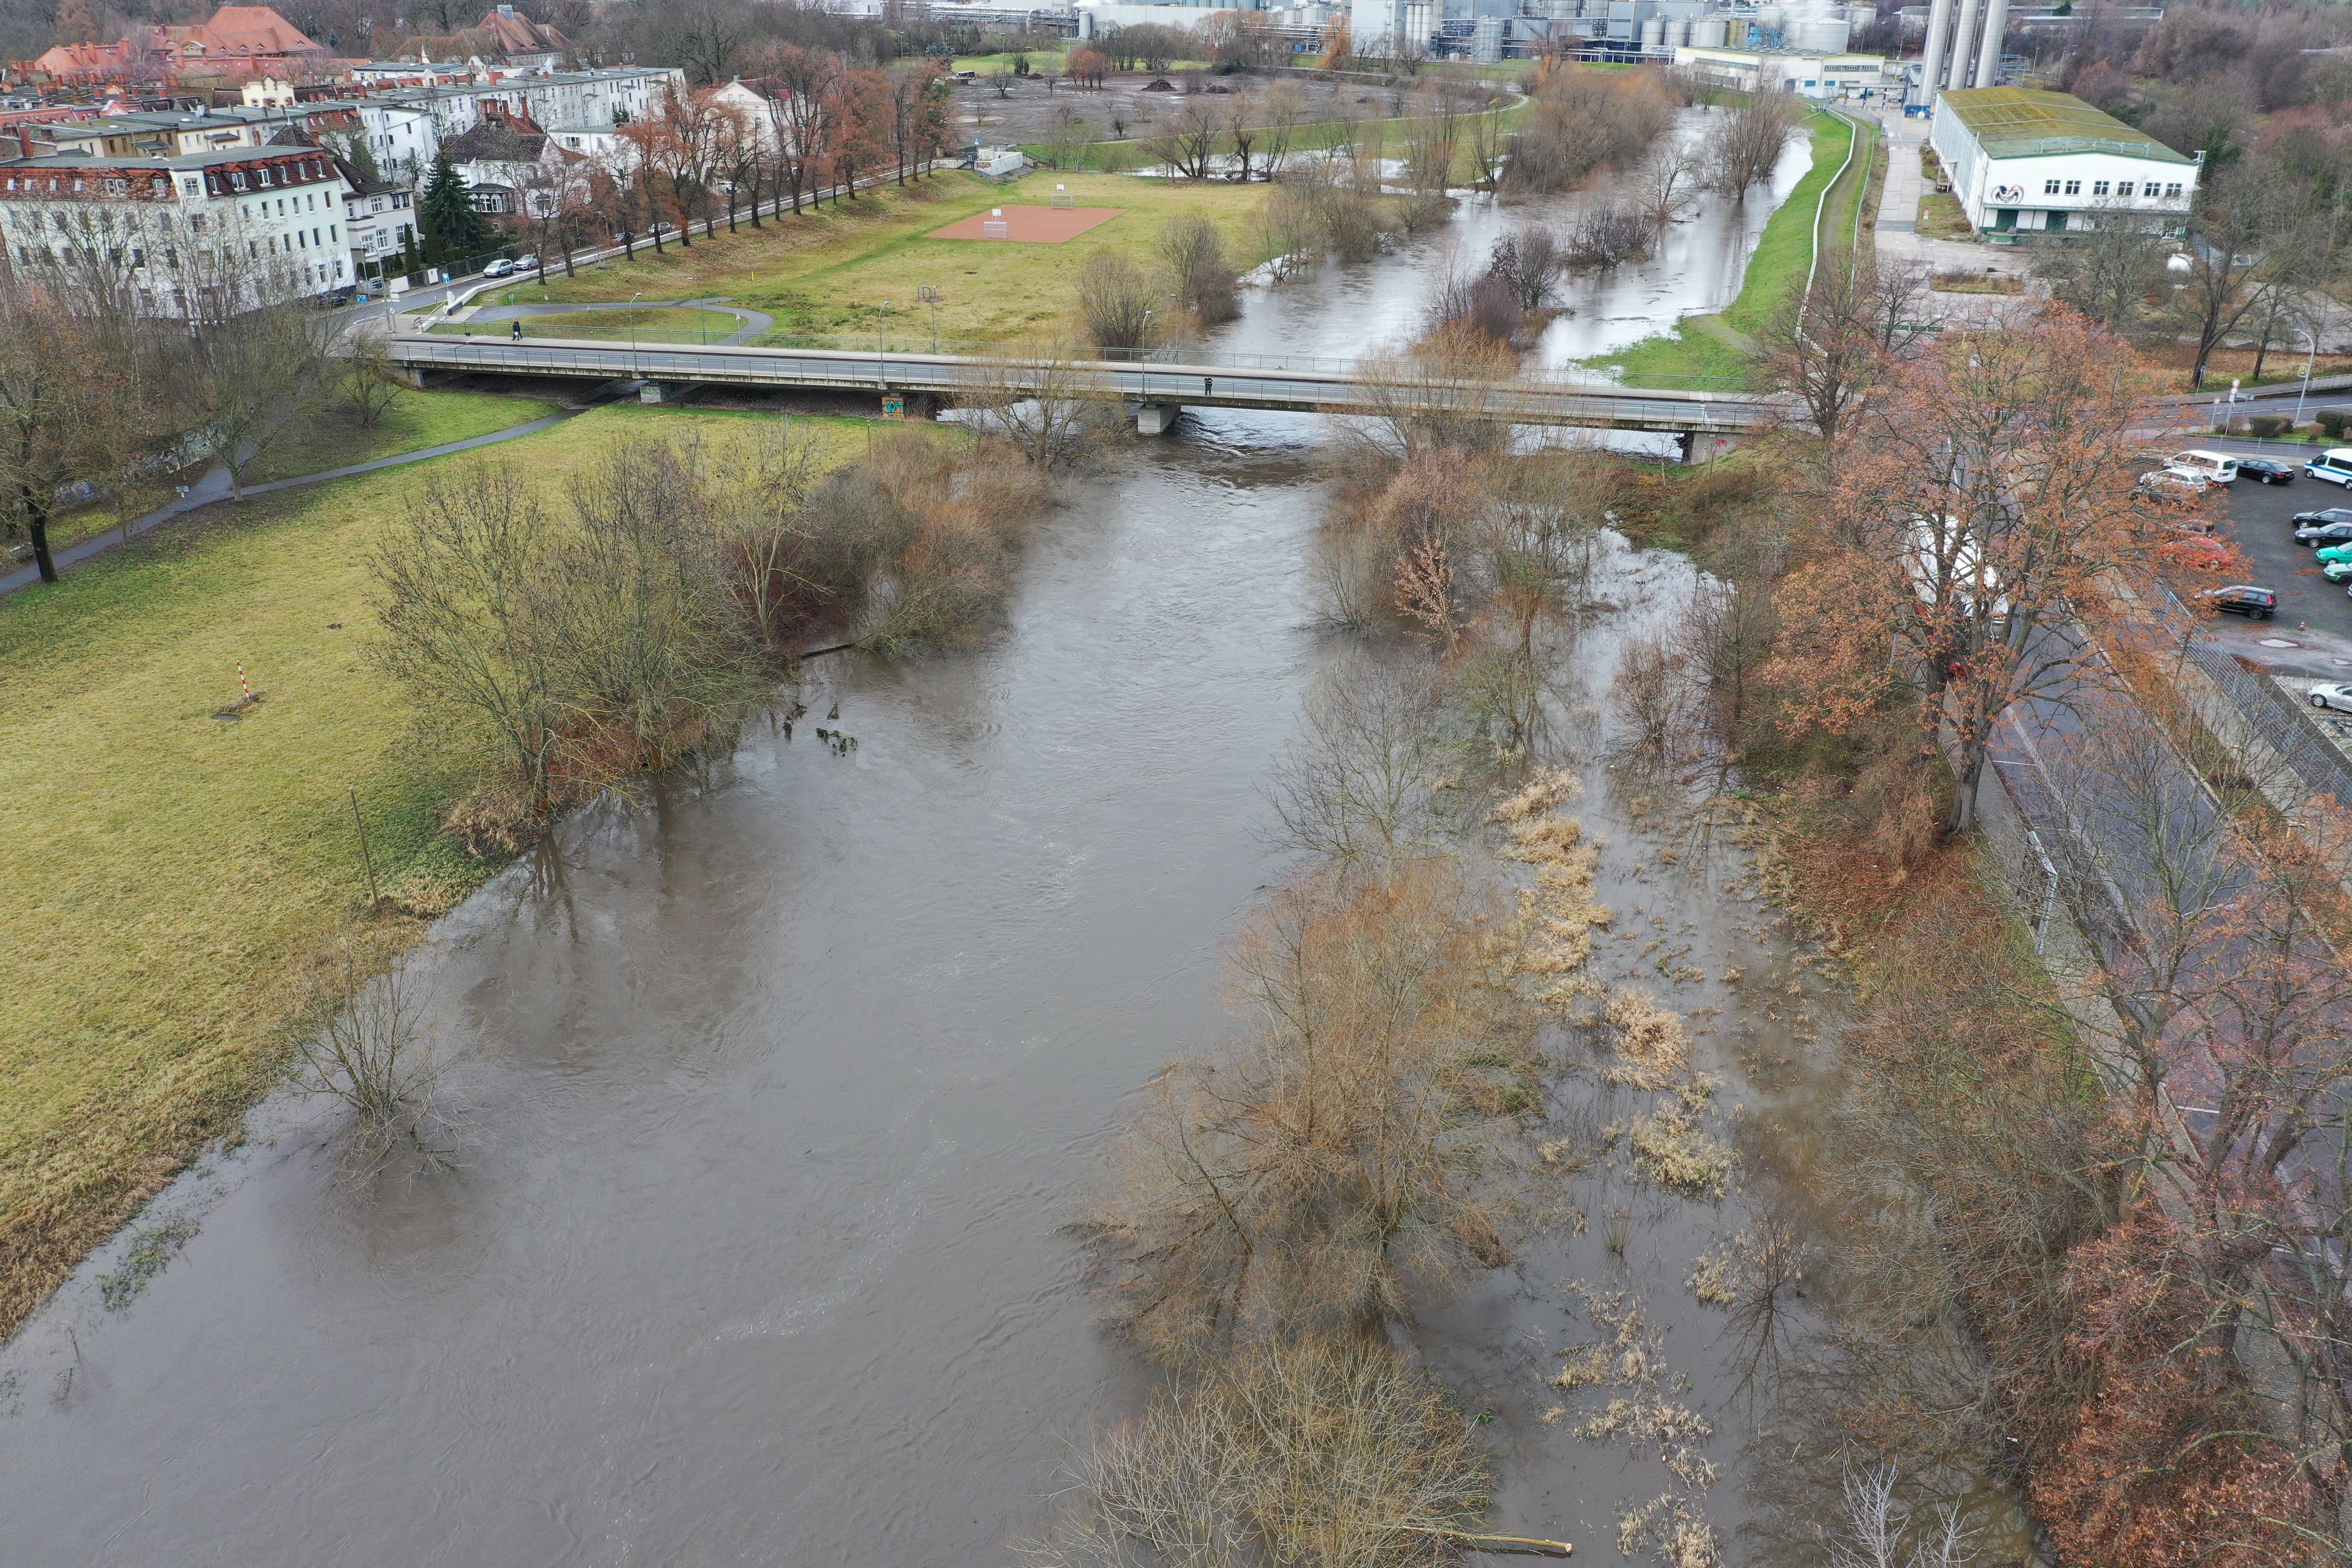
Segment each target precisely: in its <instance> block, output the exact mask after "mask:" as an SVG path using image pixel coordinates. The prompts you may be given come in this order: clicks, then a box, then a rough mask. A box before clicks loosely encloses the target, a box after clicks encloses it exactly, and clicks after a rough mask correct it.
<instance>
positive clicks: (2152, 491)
mask: <svg viewBox="0 0 2352 1568" xmlns="http://www.w3.org/2000/svg"><path fill="white" fill-rule="evenodd" d="M2212 485H2213V481H2211V480H2210V479H2208V478H2207V477H2205V476H2204V475H2202V474H2200V473H2198V472H2197V471H2196V470H2195V469H2193V468H2170V467H2167V468H2154V469H2150V470H2149V471H2148V472H2147V473H2145V474H2143V475H2141V476H2139V488H2140V491H2141V493H2142V494H2144V495H2149V496H2171V497H2195V496H2201V495H2203V494H2204V493H2205V492H2206V491H2207V490H2209V489H2210V488H2211V487H2212Z"/></svg>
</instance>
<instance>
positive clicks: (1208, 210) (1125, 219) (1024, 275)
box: [547, 172, 1265, 345]
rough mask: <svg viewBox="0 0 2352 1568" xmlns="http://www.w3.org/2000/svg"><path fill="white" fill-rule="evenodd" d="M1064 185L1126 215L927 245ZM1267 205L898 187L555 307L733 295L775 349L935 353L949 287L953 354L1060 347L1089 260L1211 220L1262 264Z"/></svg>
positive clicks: (1180, 188) (961, 185) (611, 281)
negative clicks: (1190, 216)
mask: <svg viewBox="0 0 2352 1568" xmlns="http://www.w3.org/2000/svg"><path fill="white" fill-rule="evenodd" d="M1057 184H1060V185H1066V186H1068V187H1069V190H1070V193H1071V194H1072V195H1073V196H1075V197H1076V200H1077V202H1078V204H1079V205H1081V206H1099V207H1118V208H1119V209H1121V212H1120V215H1119V216H1118V217H1116V218H1113V219H1111V220H1110V221H1109V222H1108V223H1107V224H1104V225H1102V226H1100V227H1099V228H1096V229H1093V230H1090V231H1088V232H1087V233H1086V234H1083V235H1079V236H1077V237H1076V239H1073V240H1071V241H1069V242H1067V243H1066V244H1063V245H1027V244H1012V243H1007V242H1005V241H1002V240H995V241H991V240H935V239H927V238H925V237H924V236H925V235H928V234H929V233H930V232H931V231H932V230H934V229H938V228H941V227H944V226H945V225H948V224H950V223H953V222H955V221H956V220H957V219H958V218H962V217H969V216H971V214H975V213H979V212H982V211H983V210H985V209H986V208H988V207H991V206H1001V205H1005V204H1012V203H1025V204H1031V205H1036V206H1044V205H1045V204H1048V203H1049V202H1050V201H1051V200H1052V197H1053V192H1054V187H1055V185H1057ZM1264 197H1265V192H1264V189H1263V187H1260V188H1255V189H1244V188H1243V187H1241V186H1236V185H1229V184H1224V183H1202V184H1188V183H1171V182H1169V181H1164V180H1147V179H1139V178H1136V177H1133V176H1129V175H1117V174H1071V173H1046V172H1036V173H1031V174H1029V175H1027V176H1025V177H1024V178H1023V179H1020V180H1018V181H1015V182H1013V183H1011V184H1009V185H997V184H991V183H987V182H985V181H982V180H980V179H977V178H974V177H973V176H971V175H969V174H964V173H960V172H952V173H941V174H939V175H937V176H934V177H933V178H931V179H929V180H925V181H922V182H919V183H917V184H914V185H910V186H908V187H907V188H906V189H905V190H904V191H901V190H899V189H898V187H896V186H892V187H889V188H888V189H887V190H884V191H877V192H874V193H868V194H866V195H865V196H862V197H860V198H859V199H858V200H857V201H855V202H842V203H839V204H826V206H825V207H824V211H823V212H821V213H817V212H811V213H803V214H800V215H798V216H794V215H793V214H785V215H784V216H783V217H782V218H778V219H773V220H771V221H770V222H769V224H768V225H767V226H766V228H765V229H764V230H761V231H757V232H755V231H754V230H752V229H751V227H750V226H749V225H744V226H743V227H742V228H741V229H740V230H739V231H738V232H737V233H736V234H734V235H728V234H727V233H726V232H725V231H724V230H722V231H720V233H719V235H718V236H717V237H715V238H712V239H697V240H696V241H695V243H694V246H693V247H692V248H691V249H688V248H686V247H683V246H677V245H675V244H673V245H671V246H669V247H668V253H667V255H666V256H658V257H656V256H654V255H653V253H652V252H651V251H644V250H641V251H640V252H639V253H638V255H637V258H636V259H635V261H634V262H628V261H624V262H615V263H612V264H610V265H607V266H604V267H597V268H596V269H595V270H594V271H593V273H589V274H583V276H582V277H577V278H574V279H571V280H569V281H567V282H562V283H551V284H550V285H549V287H548V289H547V297H548V298H551V299H557V300H614V301H626V300H627V299H628V298H629V297H630V296H631V295H633V294H635V293H636V292H637V291H638V290H640V289H643V290H644V291H645V292H646V294H647V295H648V296H650V297H653V298H672V299H675V298H694V297H697V296H705V295H723V296H725V297H726V298H728V299H730V301H732V302H734V303H736V304H740V305H748V306H751V308H754V309H759V310H764V311H767V312H769V313H771V314H772V315H773V316H774V317H775V319H776V329H775V331H774V332H773V333H772V334H770V335H769V336H768V337H767V338H766V339H764V340H763V341H769V342H789V341H792V340H798V339H804V338H811V337H815V338H835V337H839V338H846V339H856V340H866V341H870V340H871V337H872V334H873V333H874V332H875V330H876V328H877V322H879V323H883V324H885V325H886V328H887V331H888V334H889V337H890V340H891V341H892V342H893V343H894V344H914V343H917V342H920V343H923V344H926V345H927V344H928V343H929V340H930V332H931V324H932V319H933V312H932V310H931V309H930V308H929V306H927V305H923V304H920V303H919V301H918V295H917V290H918V289H919V288H920V287H924V286H926V285H928V286H929V287H934V288H937V289H938V290H939V295H940V303H939V308H938V311H937V319H938V329H939V336H940V341H941V342H942V343H943V344H944V343H951V342H1002V341H1007V340H1020V339H1049V338H1052V337H1055V336H1056V335H1060V334H1066V333H1069V332H1072V331H1073V330H1074V329H1075V322H1074V319H1073V317H1072V315H1071V306H1070V302H1071V298H1072V287H1073V281H1072V280H1073V277H1074V276H1075V274H1076V269H1077V267H1078V266H1079V264H1080V263H1081V262H1083V261H1084V260H1085V259H1086V257H1087V256H1088V255H1089V254H1090V253H1092V252H1094V251H1096V250H1106V249H1107V250H1113V251H1117V252H1118V253H1120V254H1121V255H1125V256H1130V257H1132V258H1133V259H1135V260H1136V261H1138V262H1139V263H1149V262H1150V261H1151V260H1152V259H1153V256H1154V255H1155V248H1154V247H1155V246H1157V244H1158V242H1159V236H1160V228H1161V226H1162V225H1165V224H1166V223H1167V221H1168V220H1169V219H1170V218H1171V217H1174V216H1177V215H1178V214H1186V213H1201V214H1206V215H1207V216H1208V217H1210V218H1211V219H1212V220H1213V222H1214V223H1216V225H1218V227H1219V229H1220V230H1221V231H1222V232H1223V235H1224V236H1225V242H1226V248H1227V251H1228V253H1229V254H1230V255H1231V256H1233V257H1234V259H1236V260H1237V261H1240V262H1242V263H1243V264H1244V265H1247V264H1249V263H1252V262H1255V261H1256V260H1257V259H1259V258H1258V257H1257V256H1256V255H1255V252H1254V250H1253V249H1252V236H1251V234H1250V228H1251V225H1250V217H1251V214H1253V213H1254V212H1255V210H1256V207H1257V204H1258V203H1259V202H1260V201H1262V200H1263V199H1264ZM886 301H887V303H888V305H889V309H888V311H887V316H886V315H884V313H883V312H882V306H883V305H884V303H885V302H886Z"/></svg>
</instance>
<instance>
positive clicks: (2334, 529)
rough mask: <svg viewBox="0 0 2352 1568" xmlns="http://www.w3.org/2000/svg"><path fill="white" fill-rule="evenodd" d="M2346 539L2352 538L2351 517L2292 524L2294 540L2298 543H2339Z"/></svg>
mask: <svg viewBox="0 0 2352 1568" xmlns="http://www.w3.org/2000/svg"><path fill="white" fill-rule="evenodd" d="M2347 539H2352V517H2338V518H2336V519H2335V520H2333V521H2331V522H2319V521H2316V520H2315V521H2312V522H2308V523H2297V524H2296V525H2295V526H2294V542H2295V543H2297V544H2299V545H2340V544H2342V543H2344V541H2346V540H2347Z"/></svg>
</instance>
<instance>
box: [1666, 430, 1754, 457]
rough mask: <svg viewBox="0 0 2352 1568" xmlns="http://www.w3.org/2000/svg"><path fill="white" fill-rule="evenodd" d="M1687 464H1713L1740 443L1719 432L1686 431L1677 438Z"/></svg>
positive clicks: (1676, 440)
mask: <svg viewBox="0 0 2352 1568" xmlns="http://www.w3.org/2000/svg"><path fill="white" fill-rule="evenodd" d="M1675 442H1676V444H1679V445H1680V446H1681V448H1682V460H1683V462H1684V463H1685V464H1696V463H1712V462H1714V461H1715V460H1716V459H1717V458H1718V457H1721V456H1724V455H1727V454H1728V453H1729V452H1730V451H1731V449H1732V448H1733V447H1735V446H1737V445H1738V444H1739V443H1738V441H1737V440H1735V439H1733V438H1732V437H1731V436H1728V435H1726V434H1723V432H1721V431H1719V430H1685V431H1684V432H1683V433H1682V434H1679V435H1677V436H1675Z"/></svg>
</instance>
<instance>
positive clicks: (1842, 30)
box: [1790, 16, 1853, 55]
mask: <svg viewBox="0 0 2352 1568" xmlns="http://www.w3.org/2000/svg"><path fill="white" fill-rule="evenodd" d="M1851 37H1853V23H1851V22H1847V21H1843V20H1840V19H1838V18H1834V17H1829V16H1808V17H1806V18H1805V19H1804V20H1803V21H1801V22H1799V23H1798V24H1797V26H1796V34H1795V37H1792V38H1790V47H1792V48H1799V49H1802V50H1804V51H1805V52H1806V53H1807V54H1809V55H1842V54H1843V53H1845V47H1846V41H1847V40H1848V39H1850V38H1851Z"/></svg>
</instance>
